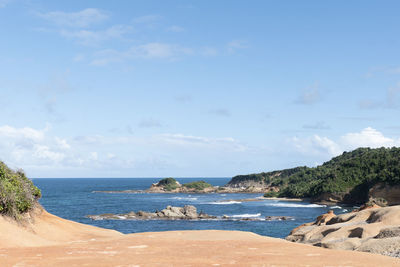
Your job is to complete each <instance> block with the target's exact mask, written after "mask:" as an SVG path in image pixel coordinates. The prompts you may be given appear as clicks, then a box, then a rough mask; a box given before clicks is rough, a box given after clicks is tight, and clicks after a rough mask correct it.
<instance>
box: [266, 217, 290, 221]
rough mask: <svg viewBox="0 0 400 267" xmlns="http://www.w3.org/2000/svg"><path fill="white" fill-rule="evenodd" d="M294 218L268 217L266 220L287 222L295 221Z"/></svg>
mask: <svg viewBox="0 0 400 267" xmlns="http://www.w3.org/2000/svg"><path fill="white" fill-rule="evenodd" d="M293 219H294V218H293V217H290V216H266V217H265V220H266V221H287V220H293Z"/></svg>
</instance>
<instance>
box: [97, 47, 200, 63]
mask: <svg viewBox="0 0 400 267" xmlns="http://www.w3.org/2000/svg"><path fill="white" fill-rule="evenodd" d="M192 53H193V51H192V49H190V48H187V47H182V46H179V45H175V44H167V43H147V44H142V45H137V46H132V47H131V48H130V49H128V50H126V51H118V50H114V49H108V50H102V51H99V52H97V53H96V55H95V57H94V59H93V60H92V62H91V64H92V65H98V66H102V65H107V64H109V63H112V62H123V61H126V60H132V59H138V58H141V59H169V60H176V59H179V58H181V57H182V56H185V55H190V54H192Z"/></svg>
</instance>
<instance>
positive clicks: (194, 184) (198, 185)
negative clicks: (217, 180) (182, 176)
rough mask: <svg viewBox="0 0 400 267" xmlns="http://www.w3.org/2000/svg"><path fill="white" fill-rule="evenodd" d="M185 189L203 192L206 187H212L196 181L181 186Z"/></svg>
mask: <svg viewBox="0 0 400 267" xmlns="http://www.w3.org/2000/svg"><path fill="white" fill-rule="evenodd" d="M183 186H184V187H186V188H191V189H195V190H204V189H206V188H208V187H212V185H210V184H209V183H206V182H204V181H196V182H191V183H187V184H184V185H183Z"/></svg>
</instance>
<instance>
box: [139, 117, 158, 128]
mask: <svg viewBox="0 0 400 267" xmlns="http://www.w3.org/2000/svg"><path fill="white" fill-rule="evenodd" d="M138 126H139V127H140V128H159V127H162V124H161V122H159V121H158V120H156V119H152V118H150V119H143V120H141V121H140V122H139V125H138Z"/></svg>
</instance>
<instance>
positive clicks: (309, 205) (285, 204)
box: [265, 202, 326, 208]
mask: <svg viewBox="0 0 400 267" xmlns="http://www.w3.org/2000/svg"><path fill="white" fill-rule="evenodd" d="M265 205H266V206H271V207H282V208H324V207H326V205H318V204H298V203H279V202H278V203H267V204H265Z"/></svg>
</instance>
